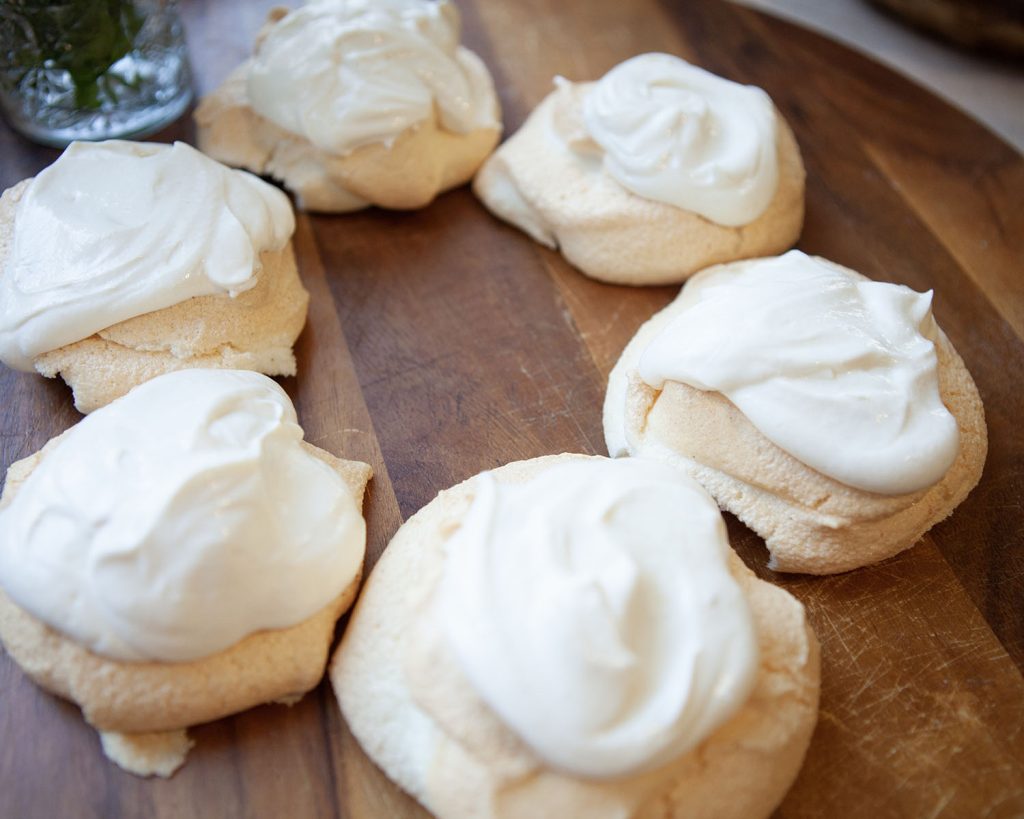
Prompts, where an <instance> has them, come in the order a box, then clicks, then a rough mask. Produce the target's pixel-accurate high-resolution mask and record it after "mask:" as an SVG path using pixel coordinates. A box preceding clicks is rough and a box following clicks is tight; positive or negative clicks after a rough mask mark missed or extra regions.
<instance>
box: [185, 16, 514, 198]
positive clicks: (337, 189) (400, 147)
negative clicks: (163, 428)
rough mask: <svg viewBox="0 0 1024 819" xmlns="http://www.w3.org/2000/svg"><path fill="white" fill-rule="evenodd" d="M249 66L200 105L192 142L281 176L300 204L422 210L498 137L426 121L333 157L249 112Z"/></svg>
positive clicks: (471, 168)
mask: <svg viewBox="0 0 1024 819" xmlns="http://www.w3.org/2000/svg"><path fill="white" fill-rule="evenodd" d="M281 15H282V10H280V9H275V10H273V11H271V13H270V16H269V18H268V23H267V25H268V26H272V25H273V24H274V23H275V22H276V21H277V20H278V19H280V16H281ZM265 31H266V29H264V32H261V36H262V35H263V34H265ZM249 69H250V61H246V62H244V63H242V65H240V66H239V67H238V68H236V69H235V70H234V71H232V72H231V74H230V75H229V76H228V78H227V79H226V80H225V81H224V83H223V84H222V85H221V86H220V87H219V88H217V89H216V90H215V91H213V93H211V94H209V95H207V96H206V97H204V98H203V99H202V101H201V102H200V103H199V106H198V107H197V108H196V112H195V121H196V137H197V144H198V146H199V149H200V150H201V151H202V152H203V153H205V154H207V155H209V156H212V157H213V158H214V159H216V160H219V161H220V162H223V163H225V164H227V165H234V166H236V167H240V168H247V169H248V170H250V171H253V172H254V173H258V174H263V175H267V176H272V177H274V178H275V179H280V180H281V181H282V182H283V183H284V186H285V187H286V188H288V190H290V191H292V192H293V193H294V194H295V197H296V199H297V201H298V204H299V206H300V207H302V208H303V209H305V210H311V211H322V212H326V213H346V212H349V211H354V210H359V209H361V208H365V207H369V206H370V205H378V206H380V207H382V208H392V209H396V210H411V209H414V208H421V207H423V206H425V205H427V204H429V203H430V202H431V201H432V200H433V199H434V197H436V196H437V195H438V194H439V193H441V192H443V191H446V190H448V189H450V188H454V187H456V186H458V185H461V184H463V183H465V182H468V181H469V180H470V179H471V178H472V177H473V174H474V173H476V170H477V168H479V167H480V163H481V162H483V161H484V159H485V158H486V157H487V156H488V154H490V153H491V151H493V150H494V146H495V145H497V144H498V139H499V138H500V137H501V130H500V129H498V128H480V129H477V130H475V131H470V132H469V133H467V134H455V133H451V132H449V131H445V130H442V129H440V128H438V127H437V125H436V123H435V122H434V121H433V120H428V121H426V122H423V123H421V124H419V125H417V126H415V127H413V128H409V129H407V130H406V131H404V132H402V133H401V134H400V135H399V136H398V137H397V138H396V139H395V140H394V142H393V143H391V144H388V145H385V144H383V143H377V144H374V145H366V146H364V147H361V148H357V149H355V150H353V151H351V152H350V153H347V154H345V155H343V156H337V155H334V154H330V153H326V152H325V151H322V150H320V149H319V148H317V147H316V146H315V145H313V144H312V143H311V142H310V141H309V140H308V139H306V138H305V137H303V136H300V135H298V134H294V133H291V132H290V131H286V130H284V129H283V128H280V127H278V126H277V125H275V124H274V123H272V122H270V121H269V120H267V119H265V118H263V117H262V116H260V115H259V114H257V113H256V112H255V111H253V109H252V108H251V107H250V105H249V96H248V91H247V81H248V74H249Z"/></svg>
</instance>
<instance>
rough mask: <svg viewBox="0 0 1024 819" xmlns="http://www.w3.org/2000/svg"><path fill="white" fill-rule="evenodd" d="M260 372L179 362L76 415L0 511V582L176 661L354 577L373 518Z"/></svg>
mask: <svg viewBox="0 0 1024 819" xmlns="http://www.w3.org/2000/svg"><path fill="white" fill-rule="evenodd" d="M301 440H302V430H301V429H300V428H299V426H298V424H297V423H296V416H295V410H294V408H293V407H292V404H291V401H290V400H289V399H288V396H287V395H286V394H285V392H284V391H283V390H282V389H281V388H280V387H279V386H278V385H277V384H275V383H274V382H273V381H271V380H270V379H269V378H267V377H266V376H264V375H260V374H259V373H254V372H247V371H234V370H181V371H179V372H174V373H170V374H168V375H163V376H160V377H158V378H155V379H153V380H152V381H148V382H146V383H144V384H142V385H140V386H138V387H136V388H135V389H133V390H132V391H131V392H129V393H128V394H127V395H126V396H124V397H123V398H120V399H118V400H116V401H114V402H113V403H111V404H108V405H107V406H105V407H103V408H101V409H99V410H97V411H96V412H94V413H92V414H91V415H89V416H88V417H86V418H85V419H84V420H82V421H80V422H79V423H78V424H77V425H76V426H74V427H72V428H71V429H70V430H69V431H68V432H67V433H66V434H65V436H64V437H63V438H62V439H61V440H60V441H59V443H58V444H57V445H56V447H55V448H54V449H53V450H51V451H50V452H48V453H47V454H46V456H45V457H44V458H43V460H42V461H41V462H40V463H39V465H38V466H37V467H36V468H35V470H34V471H33V472H32V473H31V474H30V475H29V477H28V478H27V479H26V480H25V482H24V483H23V484H22V485H21V486H20V488H19V489H18V492H17V494H16V495H15V497H14V499H13V501H12V502H11V503H10V504H9V505H8V506H6V507H5V508H4V509H3V510H0V586H2V587H3V588H4V590H5V591H6V592H7V594H8V595H10V597H11V598H12V599H13V600H14V601H15V602H16V603H18V605H20V606H21V607H22V608H24V609H25V610H26V611H28V612H30V613H31V614H33V615H34V616H35V617H37V618H38V619H40V620H42V621H43V622H45V623H48V624H49V625H50V626H52V627H53V628H55V629H57V630H58V631H60V632H63V633H64V634H67V635H68V636H70V637H71V638H72V639H73V640H75V641H76V642H78V643H79V644H81V645H82V646H84V647H85V648H87V649H89V650H90V651H92V652H95V653H97V654H102V655H106V656H108V657H112V658H115V659H118V660H158V661H164V662H177V661H187V660H193V659H198V658H200V657H204V656H207V655H210V654H213V653H215V652H218V651H221V650H223V649H226V648H228V647H230V646H232V645H234V644H235V643H237V642H238V641H239V640H241V639H242V638H244V637H246V636H247V635H249V634H253V633H255V632H257V631H260V630H263V629H276V628H285V627H288V626H292V625H295V624H297V623H299V622H301V621H302V620H305V619H306V618H308V617H310V616H312V615H313V614H315V613H316V612H317V611H319V610H320V609H322V608H323V607H324V606H326V605H328V604H329V603H330V602H331V601H332V600H333V599H334V598H335V597H337V596H338V595H339V594H341V592H342V591H343V590H344V589H345V588H346V587H347V586H348V584H349V583H351V582H352V581H353V580H354V579H355V577H356V576H357V574H358V572H359V569H360V566H361V565H362V559H363V552H364V549H365V540H366V533H365V524H364V522H363V518H362V515H361V514H360V511H359V509H358V508H357V507H356V503H355V500H354V499H353V497H352V495H351V493H350V491H349V490H348V488H347V486H346V485H345V483H344V482H343V481H342V479H341V478H340V477H339V476H338V475H337V474H336V473H335V472H334V470H332V469H331V468H330V467H328V466H327V465H326V464H325V463H323V462H321V461H320V460H318V459H317V458H315V457H313V456H312V455H310V454H309V453H308V452H307V451H306V450H304V449H303V448H302V446H301Z"/></svg>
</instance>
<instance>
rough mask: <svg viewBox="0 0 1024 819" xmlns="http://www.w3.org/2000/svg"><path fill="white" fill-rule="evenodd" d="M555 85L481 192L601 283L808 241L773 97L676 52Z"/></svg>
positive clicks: (478, 186)
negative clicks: (801, 237) (802, 235)
mask: <svg viewBox="0 0 1024 819" xmlns="http://www.w3.org/2000/svg"><path fill="white" fill-rule="evenodd" d="M555 86H556V87H555V91H554V92H552V93H551V94H550V95H549V96H548V97H547V98H546V99H545V100H544V101H543V102H541V104H540V105H539V106H537V108H536V110H535V111H534V112H533V113H532V114H531V115H530V117H529V119H527V121H526V122H525V123H524V125H523V127H522V128H520V130H519V131H518V132H517V133H515V134H514V135H513V136H512V137H511V138H510V139H509V140H508V141H507V142H505V143H504V144H503V145H502V146H501V147H500V148H499V149H498V150H497V151H496V152H495V153H494V154H493V155H492V156H491V157H490V158H489V159H488V160H487V162H486V163H485V164H484V166H483V167H482V168H481V169H480V172H479V173H478V174H477V177H476V180H475V181H474V183H473V188H474V190H475V191H476V193H477V195H478V196H479V197H480V199H481V200H482V201H483V203H484V204H485V205H486V206H487V207H488V208H489V209H490V210H491V211H492V212H493V213H494V214H495V215H497V216H499V217H500V218H502V219H504V220H505V221H507V222H511V223H512V224H513V225H515V226H516V227H518V228H520V229H522V230H524V231H526V232H527V233H528V234H530V236H532V237H533V238H534V239H535V240H537V241H538V242H540V243H541V244H543V245H546V246H548V247H551V248H559V249H560V250H561V251H562V253H563V254H564V255H565V257H566V258H567V259H568V260H569V261H570V262H572V264H573V265H575V266H576V267H577V268H579V269H580V270H581V271H582V272H584V273H586V274H587V275H588V276H592V277H593V278H595V279H601V280H602V281H607V282H614V283H617V284H635V285H639V284H669V283H673V282H681V281H683V280H684V279H685V278H687V277H688V276H689V275H690V274H692V273H694V272H695V271H697V270H700V269H701V268H703V267H706V266H707V265H709V264H715V263H718V262H727V261H732V260H734V259H743V258H748V257H751V256H763V255H766V254H769V253H778V252H781V251H783V250H785V249H786V248H788V247H790V246H792V244H793V243H794V242H795V241H796V239H797V237H798V236H799V235H800V228H801V226H802V224H803V214H804V167H803V162H802V160H801V159H800V150H799V148H798V147H797V144H796V140H795V139H794V138H793V133H792V132H791V131H790V129H789V126H788V125H786V122H785V121H784V120H783V118H782V116H781V114H779V112H778V111H777V110H776V109H775V106H774V105H773V104H772V101H771V99H770V98H769V97H768V95H767V94H765V93H764V91H762V90H761V89H759V88H754V87H752V86H743V85H739V84H737V83H734V82H730V81H729V80H725V79H722V78H721V77H717V76H715V75H714V74H710V73H708V72H707V71H704V70H702V69H700V68H697V67H696V66H693V65H690V64H689V63H687V62H684V61H683V60H681V59H679V58H678V57H673V56H670V55H668V54H643V55H640V56H639V57H633V58H632V59H630V60H626V62H624V63H621V64H620V65H618V66H616V67H615V68H613V69H612V70H611V71H609V72H608V73H607V74H606V75H605V76H604V77H603V78H602V79H601V80H599V81H598V82H592V83H571V82H569V81H567V80H565V79H563V78H561V77H559V78H556V81H555Z"/></svg>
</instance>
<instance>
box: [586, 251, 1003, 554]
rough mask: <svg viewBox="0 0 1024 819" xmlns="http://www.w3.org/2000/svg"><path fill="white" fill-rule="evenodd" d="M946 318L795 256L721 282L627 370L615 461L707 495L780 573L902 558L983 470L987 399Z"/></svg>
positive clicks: (656, 329)
mask: <svg viewBox="0 0 1024 819" xmlns="http://www.w3.org/2000/svg"><path fill="white" fill-rule="evenodd" d="M931 301H932V294H931V293H930V292H929V293H923V294H922V293H916V292H914V291H913V290H911V289H909V288H907V287H903V286H900V285H893V284H882V283H878V282H872V281H869V280H868V279H866V278H864V277H863V276H861V275H859V274H857V273H855V272H854V271H852V270H848V269H847V268H844V267H841V266H839V265H837V264H833V263H832V262H829V261H826V260H824V259H818V258H811V257H808V256H805V255H804V254H803V253H800V252H798V251H791V252H789V253H787V254H786V255H784V256H780V257H777V258H771V259H757V260H752V261H747V262H736V263H734V264H728V265H721V266H718V267H713V268H710V269H709V270H706V271H704V272H702V273H701V274H699V275H698V276H695V277H694V278H693V279H691V280H690V281H689V282H688V283H687V285H686V286H685V287H684V288H683V290H682V292H681V293H680V294H679V297H678V298H677V299H676V300H675V301H674V302H673V303H672V304H670V305H669V306H668V307H666V308H665V309H664V310H663V311H661V312H660V313H658V314H656V315H655V316H654V317H653V318H652V319H650V321H648V322H647V323H646V324H644V325H643V326H642V327H641V328H640V330H639V331H638V332H637V334H636V336H635V337H634V338H633V340H632V341H631V342H630V343H629V345H628V346H627V347H626V349H625V351H624V352H623V353H622V357H621V358H620V360H619V362H618V363H617V364H616V365H615V368H614V369H613V370H612V373H611V377H610V379H609V382H608V392H607V396H606V399H605V406H604V429H605V438H606V440H607V443H608V451H609V453H610V454H612V455H613V456H619V455H639V456H643V457H647V458H656V459H658V460H662V461H665V462H666V463H670V464H673V465H675V466H678V467H680V468H681V469H683V470H684V471H686V472H687V473H688V474H690V475H691V476H693V477H694V478H696V479H697V480H698V481H699V482H700V483H701V484H702V485H703V486H704V488H705V489H707V490H708V491H709V492H710V493H711V494H712V495H713V496H714V497H715V499H716V500H717V501H718V503H719V505H720V506H721V507H722V508H723V509H727V510H729V511H730V512H733V513H734V514H735V515H736V516H737V517H739V518H740V519H741V520H742V521H744V522H745V523H746V524H747V525H748V526H750V528H752V529H753V530H754V531H755V532H757V533H758V534H759V535H761V537H763V538H764V539H765V542H766V543H767V545H768V549H769V550H770V552H771V562H770V563H769V566H770V567H771V568H773V569H777V570H779V571H787V572H808V573H811V574H829V573H832V572H842V571H847V570H849V569H855V568H857V567H858V566H864V565H867V564H869V563H874V562H876V561H879V560H883V559H885V558H887V557H891V556H892V555H894V554H896V553H897V552H900V551H902V550H904V549H907V548H909V547H910V546H912V545H913V544H914V543H916V542H917V540H918V539H919V538H920V537H921V536H922V535H923V534H924V533H925V532H926V531H928V529H930V528H931V527H932V526H933V525H934V524H936V523H938V522H939V521H941V520H943V519H944V518H945V517H947V516H948V515H949V514H950V513H951V512H952V511H953V509H954V508H955V507H956V506H957V505H958V504H959V503H960V502H961V501H962V500H963V499H964V498H965V497H966V496H967V494H968V493H969V492H970V491H971V489H973V488H974V486H975V485H976V484H977V482H978V480H979V478H980V477H981V471H982V467H983V466H984V463H985V453H986V450H987V432H986V428H985V414H984V409H983V408H982V405H981V399H980V397H979V396H978V390H977V389H976V387H975V386H974V382H973V381H972V380H971V376H970V373H968V372H967V369H966V367H965V366H964V363H963V361H962V360H961V359H960V356H959V355H957V353H956V350H954V349H953V345H952V344H950V342H949V339H948V338H946V336H945V334H944V333H943V332H942V331H941V330H940V329H939V327H938V325H937V324H936V323H935V320H934V318H933V317H932V312H931Z"/></svg>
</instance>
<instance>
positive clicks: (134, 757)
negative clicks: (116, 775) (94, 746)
mask: <svg viewBox="0 0 1024 819" xmlns="http://www.w3.org/2000/svg"><path fill="white" fill-rule="evenodd" d="M100 744H101V745H102V746H103V753H104V754H105V755H106V757H107V759H109V760H110V761H111V762H113V763H114V764H115V765H117V766H118V767H119V768H122V769H123V770H126V771H128V773H133V774H135V775H136V776H162V777H164V778H167V777H169V776H170V775H171V774H173V773H174V772H175V771H176V770H178V768H180V767H181V766H182V765H184V764H185V758H186V757H187V756H188V752H189V751H190V750H192V746H194V745H195V742H193V741H192V740H191V739H189V738H188V732H187V731H185V730H184V729H182V730H180V731H164V732H162V733H159V734H118V733H115V732H113V731H100Z"/></svg>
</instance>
